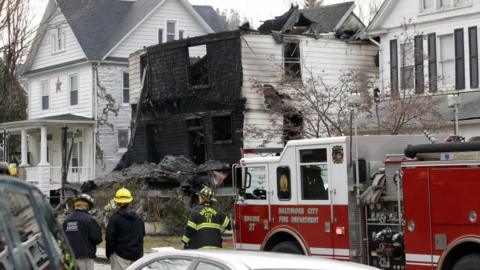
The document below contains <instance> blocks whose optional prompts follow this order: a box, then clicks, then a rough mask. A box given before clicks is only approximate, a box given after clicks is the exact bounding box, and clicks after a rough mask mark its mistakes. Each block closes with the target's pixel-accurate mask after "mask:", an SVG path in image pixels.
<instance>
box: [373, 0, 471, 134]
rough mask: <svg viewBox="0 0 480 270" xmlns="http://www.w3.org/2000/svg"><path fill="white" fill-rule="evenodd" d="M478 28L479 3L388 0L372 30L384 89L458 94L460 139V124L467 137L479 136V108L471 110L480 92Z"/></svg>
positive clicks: (446, 110)
mask: <svg viewBox="0 0 480 270" xmlns="http://www.w3.org/2000/svg"><path fill="white" fill-rule="evenodd" d="M479 29H480V1H479V0H402V1H394V0H386V1H385V2H384V3H383V5H382V7H381V8H380V10H379V12H378V13H377V15H376V16H375V17H374V19H373V21H372V23H371V24H370V25H369V27H368V35H369V36H370V37H372V38H374V39H376V40H377V41H379V44H378V45H379V47H380V55H379V58H380V61H379V63H380V78H381V88H382V90H383V91H385V92H386V93H391V94H392V95H396V94H398V93H401V92H402V91H403V90H405V89H412V90H414V92H415V93H416V94H440V95H442V94H448V93H451V94H458V95H460V101H461V103H460V104H459V106H458V108H459V120H461V124H460V134H462V125H465V128H463V131H467V130H468V135H467V137H470V136H473V135H475V133H479V131H480V125H478V120H474V119H479V118H480V109H479V108H480V107H478V106H477V108H476V109H474V108H473V107H472V106H471V103H472V100H479V94H478V93H473V92H476V91H480V87H479V86H480V84H479V77H480V75H479V60H478V55H479V50H478V47H479V38H478V36H479V34H480V32H479ZM466 93H469V94H466ZM445 99H446V98H445ZM463 103H465V104H463ZM441 104H442V105H443V107H441V108H439V112H441V113H442V114H447V115H448V116H449V117H448V119H449V120H451V119H453V118H454V117H453V116H452V115H453V110H452V109H449V108H446V107H445V106H446V104H447V102H446V101H445V102H443V103H441ZM469 104H470V105H469ZM477 104H478V103H477ZM462 117H463V118H464V119H463V118H462ZM475 130H477V131H476V132H475ZM442 131H446V132H448V131H450V132H449V133H453V129H444V130H442Z"/></svg>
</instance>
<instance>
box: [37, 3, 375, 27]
mask: <svg viewBox="0 0 480 270" xmlns="http://www.w3.org/2000/svg"><path fill="white" fill-rule="evenodd" d="M189 1H190V3H191V4H193V5H210V6H213V8H215V9H217V8H219V9H221V10H223V9H234V10H236V11H238V12H239V13H240V16H241V17H242V18H244V17H245V18H247V19H248V20H249V21H250V22H251V23H253V26H254V27H258V26H259V24H260V23H261V22H262V21H265V20H268V19H272V18H273V17H274V16H279V15H281V14H283V13H284V12H286V11H287V10H288V8H289V7H290V4H291V3H292V1H299V0H189ZM300 1H301V0H300ZM345 1H346V0H325V3H324V4H334V3H340V2H345ZM350 1H352V0H350ZM358 1H360V2H366V1H368V0H358ZM358 1H357V2H358ZM32 2H33V10H34V13H35V14H36V17H37V20H39V19H38V17H41V16H42V14H43V11H44V10H45V7H46V4H47V2H48V0H34V1H32Z"/></svg>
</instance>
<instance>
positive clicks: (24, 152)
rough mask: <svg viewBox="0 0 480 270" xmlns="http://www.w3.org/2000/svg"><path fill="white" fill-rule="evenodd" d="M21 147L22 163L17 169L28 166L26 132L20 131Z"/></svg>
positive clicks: (24, 130)
mask: <svg viewBox="0 0 480 270" xmlns="http://www.w3.org/2000/svg"><path fill="white" fill-rule="evenodd" d="M21 136H22V145H21V148H22V149H21V151H22V162H21V163H20V166H19V167H26V166H28V144H27V130H26V129H22V133H21Z"/></svg>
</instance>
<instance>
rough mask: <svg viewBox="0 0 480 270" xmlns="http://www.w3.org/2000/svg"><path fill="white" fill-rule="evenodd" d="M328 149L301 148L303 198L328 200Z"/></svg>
mask: <svg viewBox="0 0 480 270" xmlns="http://www.w3.org/2000/svg"><path fill="white" fill-rule="evenodd" d="M327 168H328V164H327V149H324V148H322V149H308V150H300V177H301V179H302V199H303V200H328V171H327V170H328V169H327Z"/></svg>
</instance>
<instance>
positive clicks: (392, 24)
mask: <svg viewBox="0 0 480 270" xmlns="http://www.w3.org/2000/svg"><path fill="white" fill-rule="evenodd" d="M422 1H423V0H402V1H395V0H394V1H393V2H395V3H393V4H392V6H391V7H390V9H389V11H390V16H386V17H385V18H384V20H383V21H382V22H379V23H380V24H381V25H382V28H385V29H388V28H396V27H399V26H400V25H402V24H405V23H408V22H409V20H413V22H414V23H425V22H431V21H439V20H444V19H445V18H448V17H450V18H454V17H456V20H458V19H459V17H461V18H464V17H465V16H467V17H468V16H470V15H472V14H474V13H477V12H478V11H479V9H480V0H471V1H472V5H471V6H466V7H463V8H453V9H450V10H445V11H440V10H437V11H430V12H427V11H425V12H421V11H420V7H421V2H422Z"/></svg>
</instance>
